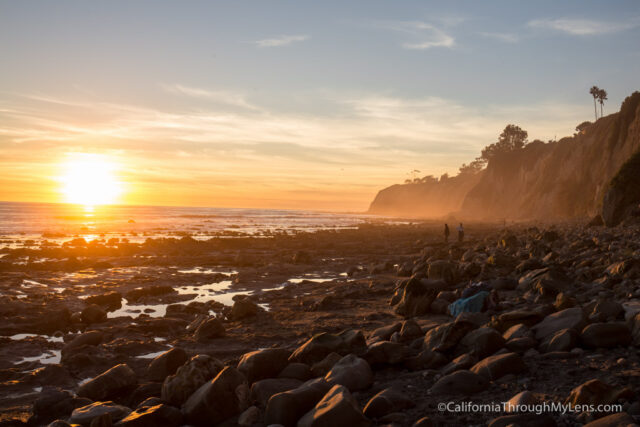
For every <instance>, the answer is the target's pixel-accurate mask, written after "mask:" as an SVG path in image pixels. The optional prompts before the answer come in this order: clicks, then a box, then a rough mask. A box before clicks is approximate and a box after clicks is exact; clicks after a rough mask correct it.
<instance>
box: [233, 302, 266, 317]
mask: <svg viewBox="0 0 640 427" xmlns="http://www.w3.org/2000/svg"><path fill="white" fill-rule="evenodd" d="M259 311H262V308H261V307H260V306H259V305H258V304H256V303H255V302H253V301H252V300H251V299H249V298H242V299H239V300H237V301H235V302H234V303H233V306H232V307H231V313H230V314H229V318H230V319H231V320H243V319H247V318H249V317H254V316H255V315H256V314H258V312H259Z"/></svg>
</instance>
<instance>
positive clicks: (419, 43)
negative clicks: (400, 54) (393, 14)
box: [374, 21, 456, 50]
mask: <svg viewBox="0 0 640 427" xmlns="http://www.w3.org/2000/svg"><path fill="white" fill-rule="evenodd" d="M374 26H375V27H377V28H381V29H386V30H391V31H395V32H399V33H403V34H407V35H410V36H411V38H412V39H413V40H412V41H407V42H404V43H402V47H403V48H404V49H411V50H425V49H431V48H434V47H444V48H452V47H453V46H455V44H456V43H455V38H454V37H453V36H451V35H450V34H448V33H447V32H445V31H444V30H443V29H441V28H438V27H436V26H434V25H432V24H430V23H428V22H422V21H386V22H377V23H375V24H374Z"/></svg>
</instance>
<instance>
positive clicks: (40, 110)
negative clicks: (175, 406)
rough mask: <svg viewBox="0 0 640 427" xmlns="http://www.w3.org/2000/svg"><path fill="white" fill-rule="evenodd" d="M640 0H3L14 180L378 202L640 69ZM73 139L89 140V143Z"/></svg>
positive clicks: (186, 196) (6, 178)
mask: <svg viewBox="0 0 640 427" xmlns="http://www.w3.org/2000/svg"><path fill="white" fill-rule="evenodd" d="M639 41H640V2H638V1H611V2H603V1H562V2H558V1H535V2H533V1H531V2H525V1H512V0H508V1H482V2H480V1H452V2H443V1H440V2H430V1H375V0H374V1H369V0H367V1H350V2H345V1H322V2H307V1H291V2H284V1H266V0H260V1H233V2H226V1H225V2H223V1H219V2H217V1H202V2H197V1H188V2H187V1H184V2H183V1H158V0H153V1H141V0H139V1H103V2H98V1H84V0H83V1H64V0H62V1H48V2H45V1H41V2H35V1H24V0H21V1H9V0H6V1H3V0H0V57H1V58H2V60H1V62H0V200H5V201H42V202H62V201H64V198H63V195H62V191H63V190H62V188H63V187H64V185H65V183H64V180H65V178H64V177H65V176H67V177H68V176H70V175H69V171H68V170H65V168H67V169H68V167H69V166H68V164H69V159H72V158H77V156H83V155H98V156H100V157H101V158H104V159H107V161H108V162H109V164H110V165H112V166H113V171H112V173H113V174H114V176H116V177H117V180H118V181H119V182H120V183H121V185H122V194H121V195H120V196H119V199H118V202H120V203H127V204H153V205H187V206H220V207H279V208H300V209H320V210H350V211H363V210H365V209H366V208H367V207H368V204H369V202H370V201H371V200H372V199H373V197H374V196H375V194H376V192H377V191H378V190H379V189H381V188H383V187H386V186H388V185H391V184H394V183H399V182H402V181H404V180H405V179H406V178H408V177H410V175H409V172H410V171H411V170H413V169H418V170H420V171H421V173H420V175H421V176H422V175H427V174H433V175H440V174H442V173H445V172H448V173H450V174H455V173H456V172H457V169H458V167H459V166H460V164H462V163H464V162H468V161H470V160H473V158H475V157H476V156H477V155H478V154H479V152H480V149H481V148H482V147H484V146H485V145H487V144H489V143H491V142H494V141H495V140H496V138H497V136H498V134H499V133H500V132H501V130H502V129H503V128H504V127H505V125H506V124H508V123H514V124H517V125H519V126H521V127H522V128H524V129H526V130H527V131H529V139H530V140H531V139H534V138H540V139H542V140H545V141H547V140H549V139H553V138H554V137H557V138H560V137H562V136H566V135H570V134H572V133H573V130H574V128H575V125H576V124H578V123H580V122H582V121H584V120H593V100H592V98H591V96H590V95H589V93H588V91H589V88H590V87H591V86H592V85H598V86H600V87H602V88H604V89H606V90H607V91H608V93H609V100H608V101H607V103H606V104H605V114H606V113H607V112H609V113H610V112H613V111H617V110H618V109H619V107H620V103H621V102H622V100H623V99H624V98H625V97H626V96H627V95H629V94H630V93H631V92H633V91H634V90H638V89H640V84H639V83H640V80H639V79H638V76H640V43H639ZM74 156H75V157H74Z"/></svg>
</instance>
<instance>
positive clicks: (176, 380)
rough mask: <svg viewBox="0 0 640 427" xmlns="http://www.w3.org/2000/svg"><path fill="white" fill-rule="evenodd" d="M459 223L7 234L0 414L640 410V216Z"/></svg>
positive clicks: (225, 419) (112, 416)
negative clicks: (248, 232) (170, 233)
mask: <svg viewBox="0 0 640 427" xmlns="http://www.w3.org/2000/svg"><path fill="white" fill-rule="evenodd" d="M466 229H467V232H466V235H465V240H464V241H463V242H461V243H459V242H453V243H444V242H443V238H442V235H441V224H440V223H434V222H414V223H406V224H395V225H389V224H361V225H359V226H357V227H355V228H353V229H345V230H323V231H317V232H313V233H297V234H287V233H276V234H274V235H272V236H269V237H264V236H262V237H252V236H245V237H242V236H236V237H234V238H223V237H212V238H210V239H208V240H195V239H193V238H191V237H188V236H184V237H180V238H178V237H174V238H156V239H154V238H149V239H147V240H146V241H145V242H143V243H128V242H123V241H120V240H119V239H111V240H109V239H97V240H93V241H90V242H87V241H85V240H84V239H81V238H75V239H69V240H68V241H67V242H66V243H64V244H62V245H59V246H47V245H46V244H41V245H40V246H37V247H34V246H31V247H26V248H25V247H15V248H5V249H4V250H3V252H2V253H3V256H2V258H0V293H1V294H2V298H3V303H2V305H0V318H1V323H0V335H1V337H0V343H1V345H0V402H2V403H1V404H0V405H1V408H0V411H1V412H2V414H1V415H0V416H1V419H2V421H1V422H0V425H7V426H9V425H10V426H19V425H32V426H37V425H55V426H64V425H69V424H71V425H73V424H78V425H83V426H106V425H122V426H156V425H167V426H180V425H195V426H200V425H202V426H208V425H242V426H260V425H262V426H267V425H278V424H279V425H284V426H292V425H299V426H310V425H314V426H317V425H329V424H331V425H335V426H338V425H397V426H412V425H416V426H429V425H490V426H507V425H518V426H534V425H535V426H547V425H548V426H554V425H558V426H577V425H584V424H588V425H591V426H610V425H611V426H613V425H628V424H633V423H634V422H637V418H634V417H637V416H638V415H640V401H639V400H638V392H639V391H640V358H639V357H638V354H637V347H636V346H637V345H640V314H639V313H640V291H638V280H640V261H638V260H639V259H640V228H638V226H637V225H629V224H627V225H626V226H624V227H623V226H620V227H616V228H606V227H603V226H599V225H593V224H591V225H585V224H579V223H565V224H560V225H555V226H551V225H545V224H540V223H539V224H534V223H522V224H510V225H507V226H506V227H505V226H504V225H503V224H499V225H497V224H491V223H485V224H467V225H466ZM472 300H475V301H478V300H479V301H480V304H472V303H471V302H472ZM454 303H455V304H454ZM452 306H456V307H458V308H459V309H460V310H459V312H455V314H456V316H455V317H454V316H453V315H452V314H451V312H452V310H451V307H452ZM447 402H451V403H450V404H449V405H448V406H447V407H445V408H441V407H440V408H439V404H442V403H447ZM504 402H510V404H511V406H512V407H515V406H517V405H528V406H526V407H527V408H530V409H529V410H530V411H532V409H531V408H535V407H538V408H539V406H536V405H543V404H546V405H554V404H555V405H571V406H570V408H572V409H571V410H570V411H564V413H563V412H562V411H561V409H559V408H561V407H560V406H557V407H556V408H555V410H539V411H538V413H535V411H533V413H532V412H519V413H517V412H508V411H507V410H506V409H507V408H506V407H503V406H500V408H496V407H495V405H503V403H504ZM464 404H470V405H485V406H484V407H483V408H484V409H483V408H479V407H475V410H473V409H474V408H473V407H471V409H469V408H467V409H466V410H465V407H464ZM456 405H458V406H457V408H458V409H456ZM580 405H582V408H583V410H580ZM588 405H593V407H589V406H588ZM598 405H606V406H602V407H600V406H598ZM566 407H567V406H564V407H563V408H566ZM522 408H524V407H522ZM576 408H577V409H576Z"/></svg>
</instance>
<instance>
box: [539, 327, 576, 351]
mask: <svg viewBox="0 0 640 427" xmlns="http://www.w3.org/2000/svg"><path fill="white" fill-rule="evenodd" d="M577 343H578V333H577V332H576V331H575V330H573V329H561V330H559V331H558V332H556V333H555V334H553V335H549V336H547V337H546V338H545V339H544V340H543V341H542V343H541V344H540V350H542V351H543V352H553V351H569V350H571V349H573V348H574V347H575V346H576V344H577Z"/></svg>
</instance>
